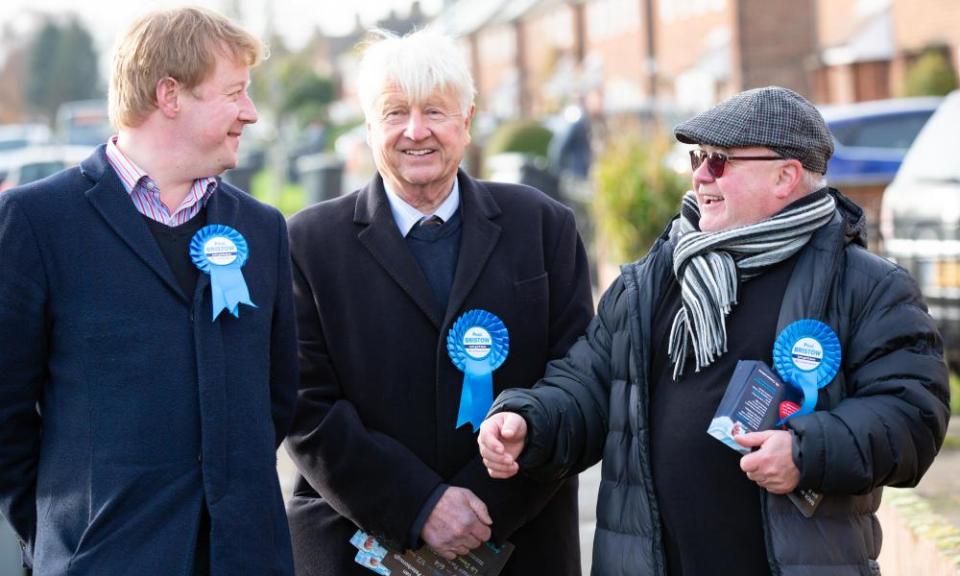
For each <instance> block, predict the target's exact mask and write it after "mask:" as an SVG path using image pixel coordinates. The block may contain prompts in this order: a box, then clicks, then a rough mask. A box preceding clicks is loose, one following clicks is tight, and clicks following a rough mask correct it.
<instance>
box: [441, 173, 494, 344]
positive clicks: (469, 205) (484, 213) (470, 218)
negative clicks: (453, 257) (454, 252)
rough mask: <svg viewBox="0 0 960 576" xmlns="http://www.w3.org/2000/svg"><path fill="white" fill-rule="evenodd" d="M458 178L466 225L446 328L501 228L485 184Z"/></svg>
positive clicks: (471, 286) (491, 250)
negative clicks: (496, 220)
mask: <svg viewBox="0 0 960 576" xmlns="http://www.w3.org/2000/svg"><path fill="white" fill-rule="evenodd" d="M457 177H458V178H459V179H460V218H461V219H462V221H463V232H462V236H461V237H460V255H459V256H458V258H457V273H456V275H455V276H454V277H453V286H452V288H451V289H450V302H449V303H448V305H447V313H446V317H445V318H444V325H447V324H449V323H450V322H452V321H453V317H454V316H456V315H457V313H458V312H459V311H460V308H461V307H462V306H463V303H464V301H465V300H466V298H467V295H468V294H470V290H472V289H473V286H474V285H475V284H476V283H477V280H478V279H479V278H480V273H481V272H482V271H483V269H484V267H485V266H486V265H487V260H489V259H490V255H491V254H492V253H493V249H494V248H495V247H496V245H497V241H498V240H499V239H500V226H499V225H497V224H495V223H494V222H493V219H494V218H495V217H497V216H499V215H500V207H499V206H498V205H497V203H496V201H495V200H494V199H493V195H492V194H490V191H489V190H487V189H486V187H485V186H484V185H483V184H482V183H480V182H478V181H477V180H474V179H473V178H471V177H469V176H467V175H466V173H464V172H463V171H460V173H459V174H457Z"/></svg>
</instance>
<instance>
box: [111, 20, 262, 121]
mask: <svg viewBox="0 0 960 576" xmlns="http://www.w3.org/2000/svg"><path fill="white" fill-rule="evenodd" d="M265 51H266V49H265V47H264V45H263V43H262V42H261V41H260V40H259V39H258V38H256V37H255V36H254V35H252V34H251V33H249V32H247V31H246V30H244V29H243V28H241V27H239V26H237V25H236V24H234V23H233V22H231V21H230V20H228V19H227V18H226V17H224V16H222V15H220V14H218V13H216V12H214V11H212V10H208V9H205V8H199V7H184V8H174V9H170V10H160V11H156V12H151V13H149V14H146V15H145V16H142V17H141V18H139V19H138V20H136V21H135V22H134V23H133V24H131V25H130V28H129V29H128V30H127V32H126V34H125V35H124V36H123V37H121V38H120V39H119V41H118V42H117V44H116V46H115V47H114V53H113V69H112V73H111V75H110V120H111V122H113V125H114V126H115V127H117V128H120V127H127V128H133V127H136V126H139V125H140V124H141V123H143V121H144V120H145V119H146V117H147V116H148V115H149V114H150V113H151V112H152V111H153V110H155V109H156V107H157V101H156V89H157V83H158V82H160V80H162V79H164V78H167V77H170V78H173V79H174V80H176V81H177V82H179V83H180V84H181V85H182V86H183V87H184V88H186V89H187V90H190V89H193V88H195V87H197V86H198V85H200V84H201V83H203V81H204V80H206V79H207V77H208V76H209V75H210V74H211V73H213V70H214V68H215V67H216V63H217V56H218V55H222V56H229V57H232V58H234V60H235V61H236V62H238V63H243V64H246V65H247V66H255V65H257V64H258V63H259V62H260V60H262V59H263V58H264V57H265Z"/></svg>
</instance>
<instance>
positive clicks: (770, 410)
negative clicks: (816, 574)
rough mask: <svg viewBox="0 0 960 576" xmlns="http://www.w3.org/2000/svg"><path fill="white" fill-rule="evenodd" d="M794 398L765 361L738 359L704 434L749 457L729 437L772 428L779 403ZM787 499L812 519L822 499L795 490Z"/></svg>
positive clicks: (790, 401)
mask: <svg viewBox="0 0 960 576" xmlns="http://www.w3.org/2000/svg"><path fill="white" fill-rule="evenodd" d="M796 395H797V393H796V392H795V391H794V390H793V389H792V388H791V387H790V386H787V385H786V384H784V382H783V381H782V380H780V378H778V377H777V374H776V373H775V372H774V371H773V369H771V368H770V367H769V366H767V364H766V362H762V361H757V360H740V361H739V362H737V367H736V368H735V369H734V371H733V376H731V377H730V382H729V383H728V384H727V390H726V392H724V394H723V398H722V399H721V400H720V404H719V406H717V411H716V413H715V414H714V415H713V420H711V421H710V426H709V427H708V428H707V433H708V434H710V435H711V436H713V437H714V438H716V439H717V440H719V441H721V442H723V443H724V444H726V445H727V446H729V447H730V448H732V449H734V450H736V451H737V452H740V453H741V454H749V453H750V449H749V448H747V447H745V446H741V445H740V444H738V443H737V441H736V440H734V439H733V437H734V436H736V435H737V434H745V433H747V432H759V431H761V430H770V429H773V428H776V427H777V426H778V423H779V422H780V420H781V419H782V415H781V403H784V402H785V401H786V402H787V403H792V402H793V401H794V400H795V397H796ZM787 496H788V497H789V498H790V500H791V501H792V502H793V503H794V505H796V506H797V508H798V509H799V510H800V512H801V513H803V515H804V516H806V517H807V518H809V517H811V516H813V513H814V511H815V510H816V508H817V506H818V505H819V504H820V500H822V498H823V495H822V494H820V493H818V492H816V491H814V490H804V489H799V488H798V489H797V490H795V491H794V492H792V493H790V494H788V495H787Z"/></svg>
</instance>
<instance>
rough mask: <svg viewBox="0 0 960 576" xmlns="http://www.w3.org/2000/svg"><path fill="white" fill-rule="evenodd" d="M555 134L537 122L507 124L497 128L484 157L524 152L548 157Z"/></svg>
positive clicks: (485, 149) (485, 148) (526, 121)
mask: <svg viewBox="0 0 960 576" xmlns="http://www.w3.org/2000/svg"><path fill="white" fill-rule="evenodd" d="M552 136H553V134H552V133H551V132H550V130H548V129H547V128H545V127H544V126H543V125H542V124H540V123H539V122H537V121H535V120H516V121H513V122H505V123H504V124H501V125H500V126H498V127H497V129H496V130H494V131H493V134H491V135H490V138H489V139H488V140H487V145H486V146H485V147H484V151H483V153H484V156H492V155H494V154H500V153H503V152H522V153H524V154H532V155H534V156H540V157H543V158H546V157H547V148H548V147H549V146H550V138H551V137H552Z"/></svg>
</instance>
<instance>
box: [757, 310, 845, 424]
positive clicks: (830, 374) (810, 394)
mask: <svg viewBox="0 0 960 576" xmlns="http://www.w3.org/2000/svg"><path fill="white" fill-rule="evenodd" d="M841 358H842V354H841V350H840V339H839V338H837V335H836V333H835V332H834V331H833V329H832V328H830V327H829V326H827V325H826V324H824V323H823V322H820V321H819V320H811V319H804V320H797V321H796V322H793V323H791V324H790V325H788V326H787V327H786V328H784V329H783V331H782V332H780V335H778V336H777V340H776V341H775V342H774V344H773V365H774V368H776V370H777V373H778V374H780V378H782V379H783V381H784V382H787V383H788V384H790V385H792V386H794V387H795V388H797V389H798V390H800V391H801V392H802V393H803V403H802V404H801V406H800V410H798V411H797V412H795V413H794V414H791V415H789V416H787V417H786V418H783V419H782V420H781V421H780V422H779V423H778V425H780V424H783V423H784V422H786V421H787V420H789V419H790V418H794V417H796V416H800V415H803V414H810V413H811V412H813V409H814V408H815V407H816V405H817V396H818V391H819V390H820V389H821V388H823V387H824V386H826V385H827V384H829V383H830V382H831V381H833V378H834V377H835V376H836V375H837V371H838V370H839V369H840V360H841Z"/></svg>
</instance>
